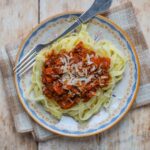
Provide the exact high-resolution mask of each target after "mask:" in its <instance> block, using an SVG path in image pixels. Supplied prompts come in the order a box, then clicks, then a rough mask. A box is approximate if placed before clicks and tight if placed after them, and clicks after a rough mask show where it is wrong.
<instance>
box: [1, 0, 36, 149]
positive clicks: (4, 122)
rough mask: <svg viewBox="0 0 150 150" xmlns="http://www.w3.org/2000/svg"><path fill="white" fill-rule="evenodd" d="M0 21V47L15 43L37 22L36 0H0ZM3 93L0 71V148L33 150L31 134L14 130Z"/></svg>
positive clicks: (34, 147)
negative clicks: (23, 133)
mask: <svg viewBox="0 0 150 150" xmlns="http://www.w3.org/2000/svg"><path fill="white" fill-rule="evenodd" d="M0 23H1V25H0V33H1V36H0V43H1V44H0V48H1V49H5V48H4V47H5V45H8V44H11V45H12V46H13V45H15V44H16V43H18V40H21V39H22V38H23V37H24V35H25V34H27V33H28V32H29V30H31V29H32V27H33V26H35V25H36V24H37V23H38V0H36V1H35V0H30V1H24V0H19V1H18V0H1V1H0ZM5 94H6V93H5V91H4V90H3V78H2V75H1V73H0V133H1V138H0V149H8V150H20V149H21V150H27V149H28V150H35V149H36V148H37V145H36V143H35V142H34V141H33V138H32V136H31V135H25V136H23V135H21V134H18V133H17V132H16V131H15V128H14V122H13V120H12V117H11V114H10V111H9V104H8V103H7V99H6V96H5Z"/></svg>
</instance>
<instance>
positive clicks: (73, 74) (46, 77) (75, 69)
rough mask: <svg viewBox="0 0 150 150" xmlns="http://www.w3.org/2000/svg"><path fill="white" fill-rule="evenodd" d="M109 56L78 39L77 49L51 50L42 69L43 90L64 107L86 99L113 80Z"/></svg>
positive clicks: (69, 106) (66, 107)
mask: <svg viewBox="0 0 150 150" xmlns="http://www.w3.org/2000/svg"><path fill="white" fill-rule="evenodd" d="M110 63H111V62H110V58H106V57H100V56H96V54H95V52H94V51H93V50H91V49H87V48H85V47H84V45H83V42H79V43H78V44H77V45H76V47H75V48H74V49H72V50H71V51H69V52H67V51H66V50H62V51H61V52H60V53H59V54H56V53H55V51H54V50H52V52H51V53H49V54H48V56H47V58H46V61H45V63H44V67H43V71H42V82H43V84H44V87H43V93H44V95H46V96H47V97H48V98H53V99H55V100H56V101H57V103H58V104H59V105H60V107H61V108H63V109H68V108H71V107H72V106H74V105H76V104H77V103H78V102H80V100H82V101H83V102H87V101H89V100H90V99H91V97H93V96H94V95H95V94H96V91H97V90H98V89H99V88H103V87H106V86H107V85H108V83H109V80H110V75H109V72H108V71H109V68H110Z"/></svg>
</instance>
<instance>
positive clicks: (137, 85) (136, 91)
mask: <svg viewBox="0 0 150 150" xmlns="http://www.w3.org/2000/svg"><path fill="white" fill-rule="evenodd" d="M81 13H82V11H67V12H63V13H58V14H56V15H52V16H50V17H48V18H46V19H44V20H43V21H41V22H40V23H39V24H37V25H36V26H35V27H33V28H32V30H30V32H29V33H28V34H27V35H26V36H25V38H23V40H22V42H21V44H20V46H19V48H18V51H17V55H16V60H15V65H16V64H17V61H18V58H19V54H20V53H21V49H22V47H23V45H24V44H25V42H26V41H27V39H28V38H29V37H30V36H31V35H32V33H33V32H34V31H36V30H37V29H38V28H39V27H40V26H41V25H42V24H44V23H46V22H48V21H49V20H51V19H54V18H57V17H60V16H63V15H67V14H68V15H69V14H70V15H72V14H81ZM96 17H98V18H100V19H102V20H104V21H106V22H107V23H109V24H111V25H112V26H113V27H115V28H116V29H117V30H118V31H119V32H120V33H121V34H122V35H123V36H124V38H125V39H126V41H127V42H128V43H129V45H130V46H131V49H132V52H133V54H134V57H135V62H136V65H137V84H136V87H135V91H134V95H133V97H132V99H131V101H130V103H129V105H128V107H127V108H126V109H125V111H124V112H123V113H122V115H120V116H119V118H118V119H117V120H116V121H114V122H113V123H112V124H111V125H109V126H107V127H106V128H104V129H101V130H98V131H96V132H91V133H86V134H82V135H75V134H74V135H73V134H67V133H60V132H59V131H56V130H53V129H50V128H48V127H46V126H45V125H44V124H43V123H42V122H40V121H39V120H38V119H37V118H36V117H35V116H34V115H32V113H30V111H29V110H28V108H26V105H25V104H24V103H23V102H22V98H21V94H20V92H19V88H18V85H17V78H16V73H13V79H14V83H15V87H16V91H17V94H18V97H19V101H20V103H21V105H22V106H23V108H24V110H25V111H26V112H27V113H28V115H29V116H30V117H31V118H32V119H33V120H34V121H35V122H36V123H37V124H39V125H40V126H42V127H43V128H45V129H46V130H48V131H50V132H52V133H54V134H58V135H61V136H67V137H75V138H79V137H87V136H92V135H96V134H99V133H102V132H104V131H106V130H109V129H111V128H112V127H113V126H115V125H116V124H117V123H118V122H120V121H121V120H122V119H123V117H124V116H125V115H126V114H127V113H128V111H129V110H130V108H131V106H132V105H133V103H134V101H135V99H136V97H137V93H138V90H139V85H140V62H139V59H138V55H137V52H136V49H135V46H134V44H133V42H132V41H131V39H130V37H129V35H128V34H127V33H126V31H124V30H123V29H122V28H121V27H120V26H119V25H117V24H116V23H114V22H113V21H112V20H110V19H108V18H106V17H104V16H102V15H97V16H96Z"/></svg>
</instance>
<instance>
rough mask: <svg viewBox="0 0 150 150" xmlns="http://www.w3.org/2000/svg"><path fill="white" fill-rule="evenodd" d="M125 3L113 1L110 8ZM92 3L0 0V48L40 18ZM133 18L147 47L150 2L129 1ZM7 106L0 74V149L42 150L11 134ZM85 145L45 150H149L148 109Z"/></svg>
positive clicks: (84, 0) (28, 137)
mask: <svg viewBox="0 0 150 150" xmlns="http://www.w3.org/2000/svg"><path fill="white" fill-rule="evenodd" d="M126 1H127V0H115V1H114V2H113V6H115V5H119V4H122V3H124V2H126ZM92 2H93V0H0V48H4V47H5V46H6V45H8V44H11V45H15V44H16V43H18V40H21V39H23V38H24V37H25V35H26V34H27V33H28V32H29V31H30V30H31V29H32V27H34V26H35V25H36V24H38V23H39V22H40V21H42V20H43V19H45V18H47V17H48V16H51V15H54V14H56V13H61V12H63V11H73V10H85V9H87V8H88V7H89V6H90V4H91V3H92ZM132 2H133V5H134V7H135V9H136V15H137V17H138V20H139V22H140V25H141V28H142V30H143V32H144V35H145V38H146V41H147V43H148V45H149V47H150V1H149V0H132ZM8 105H9V104H8V103H7V100H6V97H5V91H4V90H3V78H2V75H1V72H0V149H1V150H3V149H7V150H35V149H38V148H39V149H40V150H41V149H43V148H42V143H36V142H34V141H33V139H32V137H31V135H20V134H18V133H17V132H16V131H15V128H14V124H13V121H12V118H11V114H10V111H9V106H8ZM86 140H87V142H82V141H79V140H75V141H74V143H68V144H65V142H64V144H63V145H59V140H55V141H54V140H52V145H51V146H50V147H49V149H52V150H54V149H56V150H57V149H58V150H59V149H60V148H61V149H63V150H65V149H68V150H70V149H71V150H78V149H80V150H87V149H88V150H89V149H90V150H95V149H97V150H98V149H99V150H100V149H102V150H103V149H106V150H111V149H115V150H124V149H125V150H131V149H132V150H137V149H138V150H149V149H150V106H146V107H142V108H138V109H135V110H132V111H130V112H129V113H128V114H127V115H126V117H124V119H123V120H122V121H121V122H120V123H119V124H118V125H116V126H115V127H113V128H112V129H111V130H109V131H107V132H104V133H103V134H101V135H98V136H96V137H93V140H90V141H89V140H88V138H87V139H86Z"/></svg>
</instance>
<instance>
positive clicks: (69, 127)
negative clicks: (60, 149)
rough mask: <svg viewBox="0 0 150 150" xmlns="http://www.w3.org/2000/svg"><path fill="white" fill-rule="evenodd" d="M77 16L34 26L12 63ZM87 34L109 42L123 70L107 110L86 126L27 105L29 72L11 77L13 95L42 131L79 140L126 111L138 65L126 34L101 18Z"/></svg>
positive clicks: (106, 126)
mask: <svg viewBox="0 0 150 150" xmlns="http://www.w3.org/2000/svg"><path fill="white" fill-rule="evenodd" d="M79 15H80V14H76V13H75V14H61V15H60V16H55V17H53V18H49V19H48V20H46V21H45V22H42V23H41V24H40V25H38V26H37V27H36V28H35V29H33V30H32V32H31V33H30V34H29V35H28V36H27V38H26V39H25V40H24V41H23V43H22V44H21V46H20V49H19V51H18V55H17V59H16V63H18V62H19V61H20V60H21V58H22V57H23V56H24V55H25V54H26V53H27V51H29V50H31V49H32V48H33V47H34V46H35V45H37V44H38V43H46V42H48V41H50V40H52V39H54V38H55V37H56V36H57V35H59V34H60V33H62V32H63V31H64V30H65V29H66V28H67V27H69V25H71V24H72V23H73V22H74V20H75V19H76V18H77V17H78V16H79ZM88 32H89V33H90V35H91V36H92V37H93V38H96V37H97V36H99V37H100V40H103V39H105V40H109V41H111V42H112V43H113V44H114V45H115V46H116V47H117V48H118V49H119V50H120V51H121V52H122V53H123V54H124V55H125V56H127V58H128V61H127V66H126V70H125V73H124V77H123V79H122V81H121V82H119V84H118V85H117V86H116V88H115V89H114V91H113V94H114V95H115V96H113V97H112V98H111V104H110V107H109V108H108V109H104V108H102V109H101V110H100V111H99V112H98V113H97V114H96V115H94V116H93V117H92V118H91V119H90V120H88V121H87V122H86V123H82V124H81V123H78V122H77V121H75V120H74V119H72V118H71V117H69V116H68V117H67V116H63V117H62V118H61V120H60V121H58V120H56V119H55V118H54V117H53V116H51V114H50V113H47V112H46V111H45V110H44V109H43V107H42V106H41V105H39V104H35V103H31V102H28V101H27V99H26V93H27V90H28V89H29V87H30V84H31V70H30V71H29V72H27V73H26V74H25V75H24V76H23V77H19V76H17V75H16V74H15V75H14V78H15V84H16V88H17V92H18V95H19V98H20V102H21V103H22V105H23V107H24V108H25V110H26V111H27V112H28V114H29V115H30V116H31V117H32V118H33V119H34V120H35V121H36V122H37V123H38V124H40V125H41V126H42V127H44V128H46V129H47V130H49V131H52V132H54V133H58V134H61V135H64V136H71V137H82V136H89V135H93V134H97V133H100V132H102V131H105V130H107V129H109V128H110V127H112V126H113V125H115V124H116V123H117V122H118V121H119V120H120V119H121V118H122V117H123V116H124V115H125V113H126V112H127V111H128V110H129V108H130V107H131V105H132V103H133V101H134V99H135V96H136V94H137V90H138V86H139V77H140V75H139V62H138V58H137V55H136V52H135V49H134V46H133V44H132V43H131V41H130V40H129V38H128V36H127V34H126V33H125V32H124V31H123V30H122V29H120V27H118V26H117V25H115V24H114V23H113V22H112V21H110V20H108V19H107V18H104V17H101V16H100V17H95V18H93V19H92V20H91V21H90V22H89V23H88Z"/></svg>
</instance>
